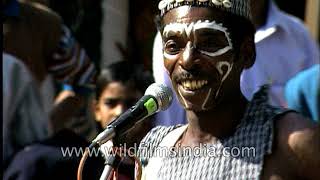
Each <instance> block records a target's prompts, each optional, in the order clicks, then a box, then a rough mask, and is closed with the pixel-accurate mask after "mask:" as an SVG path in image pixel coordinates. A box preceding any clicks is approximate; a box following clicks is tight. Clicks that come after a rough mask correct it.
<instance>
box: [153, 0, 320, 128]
mask: <svg viewBox="0 0 320 180" xmlns="http://www.w3.org/2000/svg"><path fill="white" fill-rule="evenodd" d="M251 11H252V17H253V24H254V26H255V28H256V33H255V39H254V41H255V44H256V51H257V53H256V54H257V55H256V63H255V64H254V65H253V67H251V68H250V69H245V70H244V71H243V73H242V75H241V91H242V92H243V94H244V95H245V97H246V98H247V99H248V100H250V99H252V97H253V94H254V93H255V92H256V91H257V90H258V89H259V88H260V87H261V86H262V85H264V84H269V85H270V90H269V102H270V103H271V104H272V105H277V106H283V107H287V104H286V101H285V97H284V87H285V84H286V83H287V81H288V80H289V79H290V78H292V77H293V76H294V75H296V74H297V73H298V72H300V71H302V70H304V69H307V68H309V67H311V66H312V65H314V64H317V63H319V61H320V59H319V58H320V54H319V47H318V46H317V44H316V42H315V41H314V40H313V39H312V37H311V35H310V33H309V32H308V30H307V29H306V27H305V26H304V25H303V23H302V22H301V21H300V20H299V19H297V18H295V17H293V16H291V15H289V14H286V13H284V12H283V11H281V10H280V9H278V8H277V6H276V5H275V3H274V2H273V1H272V0H252V1H251ZM162 51H163V50H162V40H161V36H160V33H158V34H157V36H156V37H155V41H154V48H153V75H154V78H155V81H156V82H159V83H165V84H167V85H168V86H171V83H170V80H169V77H168V75H167V73H166V70H165V69H164V66H163V61H162V59H163V56H162ZM178 104H179V103H178V101H177V98H174V99H173V103H172V106H171V107H169V109H168V110H167V111H164V112H159V113H158V114H157V115H156V121H155V125H174V124H180V123H186V122H187V121H186V114H185V111H184V110H183V109H182V108H181V107H180V106H179V105H178ZM171 119H175V121H170V120H171Z"/></svg>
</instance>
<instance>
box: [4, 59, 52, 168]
mask: <svg viewBox="0 0 320 180" xmlns="http://www.w3.org/2000/svg"><path fill="white" fill-rule="evenodd" d="M2 59H3V66H2V73H3V74H2V83H3V84H2V85H3V96H2V97H3V109H2V110H3V111H2V113H3V114H2V120H3V121H2V128H3V129H2V130H3V134H2V140H3V144H2V145H3V146H2V147H3V149H2V153H3V154H2V155H3V161H2V163H3V164H2V166H3V170H5V169H6V168H7V166H8V164H9V162H10V161H11V159H12V158H13V156H14V155H15V154H16V153H17V152H18V151H20V150H21V149H23V148H24V147H25V146H26V145H29V144H31V143H34V142H37V141H40V140H43V139H45V138H47V137H48V136H49V127H48V126H49V122H48V119H49V117H48V114H47V113H45V111H44V108H43V104H42V101H41V99H40V92H39V89H38V88H36V82H35V81H34V79H33V76H32V75H31V73H30V71H29V70H28V68H27V67H26V66H25V65H24V64H23V63H22V62H21V60H18V59H17V58H16V57H14V56H12V55H10V54H6V53H2Z"/></svg>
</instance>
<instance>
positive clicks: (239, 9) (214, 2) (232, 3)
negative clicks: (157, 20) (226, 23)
mask: <svg viewBox="0 0 320 180" xmlns="http://www.w3.org/2000/svg"><path fill="white" fill-rule="evenodd" d="M184 5H189V6H196V7H215V8H218V9H222V10H224V11H227V12H230V13H232V14H235V15H238V16H242V17H244V18H246V19H248V20H250V21H251V12H250V0H161V1H160V2H159V4H158V8H159V10H160V16H161V17H162V16H163V15H164V14H166V13H167V12H168V11H170V10H171V9H174V8H176V7H180V6H184Z"/></svg>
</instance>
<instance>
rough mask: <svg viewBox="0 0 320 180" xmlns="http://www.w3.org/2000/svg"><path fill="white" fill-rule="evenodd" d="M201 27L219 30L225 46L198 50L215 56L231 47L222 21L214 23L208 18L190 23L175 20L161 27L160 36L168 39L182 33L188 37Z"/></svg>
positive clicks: (228, 35)
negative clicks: (223, 37) (212, 50)
mask: <svg viewBox="0 0 320 180" xmlns="http://www.w3.org/2000/svg"><path fill="white" fill-rule="evenodd" d="M201 29H209V30H213V31H218V32H221V33H222V34H223V35H224V36H225V38H226V40H227V41H226V42H227V43H226V44H225V47H223V48H221V49H219V50H217V51H215V52H208V51H205V50H201V49H199V51H200V52H201V53H202V54H205V55H208V56H211V57H215V56H219V55H221V54H224V53H226V52H227V51H229V50H231V49H232V48H233V46H232V41H231V38H230V34H229V32H228V29H227V28H226V27H224V26H223V24H222V23H216V22H215V21H210V20H198V21H196V22H191V23H177V22H175V23H170V24H167V25H166V26H165V27H164V29H163V32H162V37H163V39H168V38H169V37H171V36H182V35H183V34H186V36H187V37H188V38H190V37H191V36H192V35H194V34H195V32H196V31H198V30H201ZM195 46H196V45H194V47H195ZM165 55H166V54H165Z"/></svg>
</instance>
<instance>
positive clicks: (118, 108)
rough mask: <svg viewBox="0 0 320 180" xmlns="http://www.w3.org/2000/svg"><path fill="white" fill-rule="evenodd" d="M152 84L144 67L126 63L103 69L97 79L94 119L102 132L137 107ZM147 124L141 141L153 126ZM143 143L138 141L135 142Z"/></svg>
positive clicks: (142, 130) (122, 62) (150, 76)
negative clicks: (149, 127) (125, 112)
mask: <svg viewBox="0 0 320 180" xmlns="http://www.w3.org/2000/svg"><path fill="white" fill-rule="evenodd" d="M152 82H153V78H152V75H151V74H150V73H149V72H146V71H144V70H143V68H142V66H139V65H134V64H131V63H129V62H127V61H121V62H117V63H114V64H111V65H109V66H108V67H107V68H105V69H102V70H101V73H100V75H99V76H98V78H97V83H96V92H95V100H94V103H93V104H94V106H93V107H94V114H95V119H96V121H97V123H98V124H97V125H98V127H99V129H100V131H102V130H103V129H105V128H106V127H107V125H108V124H109V123H110V122H112V121H113V120H115V119H116V118H117V117H119V116H120V115H121V114H122V113H124V111H126V110H127V109H129V108H130V107H131V106H133V105H134V104H135V103H137V102H138V100H139V99H140V98H141V97H142V96H143V95H144V92H145V90H146V89H147V87H148V86H149V85H150V84H151V83H152ZM145 122H146V123H144V128H143V129H141V135H140V136H141V137H140V138H142V137H143V136H144V135H145V134H146V132H147V129H148V124H150V123H149V122H148V121H145ZM137 129H139V128H137ZM137 137H138V136H135V137H129V138H130V139H131V138H137ZM140 140H141V139H139V138H138V139H136V140H134V141H135V142H139V141H140Z"/></svg>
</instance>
